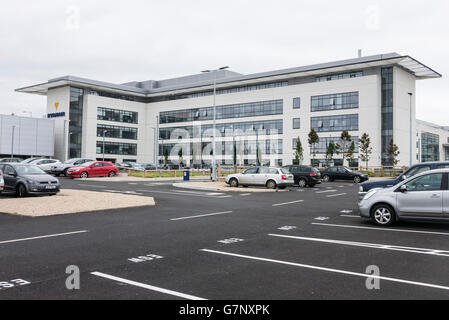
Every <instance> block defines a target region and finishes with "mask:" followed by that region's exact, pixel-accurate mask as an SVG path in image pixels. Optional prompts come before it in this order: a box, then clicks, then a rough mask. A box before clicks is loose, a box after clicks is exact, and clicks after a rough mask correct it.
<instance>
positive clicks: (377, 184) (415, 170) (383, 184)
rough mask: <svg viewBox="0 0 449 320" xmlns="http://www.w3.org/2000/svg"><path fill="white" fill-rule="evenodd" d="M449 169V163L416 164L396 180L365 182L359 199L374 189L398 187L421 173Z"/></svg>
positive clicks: (360, 189) (360, 188)
mask: <svg viewBox="0 0 449 320" xmlns="http://www.w3.org/2000/svg"><path fill="white" fill-rule="evenodd" d="M444 168H449V162H448V161H436V162H425V163H420V164H415V165H413V166H411V167H410V168H409V169H407V170H406V171H405V172H404V173H402V174H401V175H399V176H398V177H397V178H394V179H382V180H377V181H370V182H364V183H362V184H361V185H360V187H359V197H363V196H364V195H365V194H366V193H367V192H368V191H370V190H371V189H374V188H388V187H392V186H394V185H397V184H398V183H399V182H401V181H403V180H405V179H407V178H410V177H413V176H415V175H417V174H419V173H422V172H425V171H429V170H435V169H444Z"/></svg>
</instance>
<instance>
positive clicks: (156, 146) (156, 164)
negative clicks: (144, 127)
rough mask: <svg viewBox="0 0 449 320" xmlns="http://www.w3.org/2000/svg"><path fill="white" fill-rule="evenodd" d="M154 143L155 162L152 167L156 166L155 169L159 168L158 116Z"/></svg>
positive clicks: (157, 117)
mask: <svg viewBox="0 0 449 320" xmlns="http://www.w3.org/2000/svg"><path fill="white" fill-rule="evenodd" d="M154 143H155V154H156V162H155V163H154V165H155V166H156V169H158V168H159V116H158V115H157V116H156V137H155V139H154Z"/></svg>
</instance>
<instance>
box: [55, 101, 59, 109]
mask: <svg viewBox="0 0 449 320" xmlns="http://www.w3.org/2000/svg"><path fill="white" fill-rule="evenodd" d="M58 107H59V102H55V109H56V111H58Z"/></svg>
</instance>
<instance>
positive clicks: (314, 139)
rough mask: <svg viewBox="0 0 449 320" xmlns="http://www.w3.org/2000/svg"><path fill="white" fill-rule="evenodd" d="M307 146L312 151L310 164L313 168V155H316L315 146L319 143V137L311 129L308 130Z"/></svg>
mask: <svg viewBox="0 0 449 320" xmlns="http://www.w3.org/2000/svg"><path fill="white" fill-rule="evenodd" d="M308 142H309V145H310V148H311V150H312V161H311V164H312V166H313V164H314V162H315V155H316V144H317V143H318V142H320V137H319V136H318V134H317V133H316V131H315V129H313V128H312V130H310V132H309V140H308Z"/></svg>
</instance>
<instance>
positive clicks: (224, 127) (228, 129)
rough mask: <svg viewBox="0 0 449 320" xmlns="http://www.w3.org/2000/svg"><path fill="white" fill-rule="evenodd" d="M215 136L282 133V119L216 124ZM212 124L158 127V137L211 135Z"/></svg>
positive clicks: (164, 138) (187, 137) (174, 137)
mask: <svg viewBox="0 0 449 320" xmlns="http://www.w3.org/2000/svg"><path fill="white" fill-rule="evenodd" d="M215 128H216V130H217V131H216V133H215V134H216V136H217V137H219V136H244V135H251V136H255V135H274V134H282V133H283V123H282V120H266V121H252V122H236V123H219V124H216V126H215ZM212 135H213V125H211V124H210V125H204V126H195V127H193V126H185V127H170V128H160V129H159V139H161V140H167V139H190V138H199V137H203V138H204V137H212Z"/></svg>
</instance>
